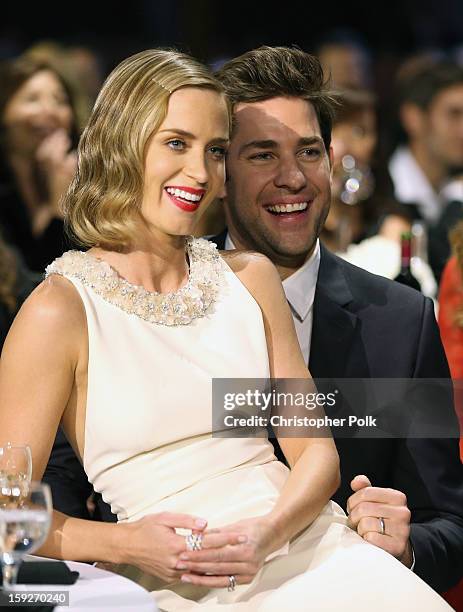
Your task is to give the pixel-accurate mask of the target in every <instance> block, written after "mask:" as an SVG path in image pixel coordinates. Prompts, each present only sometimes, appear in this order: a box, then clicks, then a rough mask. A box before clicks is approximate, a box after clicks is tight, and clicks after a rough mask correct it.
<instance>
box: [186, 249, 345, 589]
mask: <svg viewBox="0 0 463 612" xmlns="http://www.w3.org/2000/svg"><path fill="white" fill-rule="evenodd" d="M227 262H228V263H229V265H230V266H231V267H232V269H233V271H234V272H235V273H236V274H237V276H238V277H239V278H240V280H241V281H242V282H243V283H244V285H245V286H246V287H247V288H248V290H249V291H250V293H251V294H252V295H253V297H254V299H255V300H256V301H257V303H258V304H259V306H260V308H261V311H262V315H263V320H264V326H265V333H266V338H267V346H268V353H269V361H270V370H271V376H272V378H275V379H289V378H294V379H305V380H307V381H308V382H307V387H306V390H307V389H308V388H309V387H310V374H309V371H308V368H307V365H306V363H305V362H304V358H303V357H302V353H301V350H300V347H299V343H298V340H297V336H296V331H295V328H294V323H293V320H292V316H291V313H290V310H289V307H288V303H287V301H286V297H285V294H284V291H283V287H282V285H281V281H280V278H279V276H278V272H277V270H276V268H275V267H274V266H273V264H272V263H271V262H270V261H269V260H268V259H267V258H266V257H264V256H262V255H258V254H253V253H233V254H230V255H228V256H227ZM286 390H287V389H286ZM307 414H310V413H309V412H308V413H307ZM288 416H289V415H288ZM317 416H319V415H317ZM277 437H278V434H277ZM278 441H279V443H280V446H281V448H282V450H283V452H284V454H285V457H286V459H287V461H288V463H289V465H290V467H291V472H290V475H289V477H288V480H287V481H286V484H285V486H284V487H283V489H282V491H281V494H280V497H279V499H278V501H277V503H276V505H275V507H274V508H273V510H272V511H271V512H270V513H269V514H267V515H264V516H262V517H256V518H253V519H248V520H243V521H239V522H238V523H234V524H232V525H226V526H224V527H223V528H220V529H219V530H217V531H219V532H227V531H228V530H230V531H233V532H235V533H242V534H243V536H244V537H246V538H247V542H246V543H245V544H243V545H242V546H236V547H233V548H229V549H227V551H224V552H223V553H221V554H220V555H217V553H216V551H208V550H202V551H195V552H189V553H186V554H184V555H182V557H181V559H182V566H181V567H182V568H183V569H184V570H185V574H184V576H183V577H182V580H184V581H185V582H190V583H193V584H198V585H204V586H208V587H224V586H227V585H228V577H227V576H228V575H230V574H233V575H235V576H236V580H237V583H238V584H243V583H247V582H250V581H251V580H252V579H253V577H254V576H255V574H256V572H257V571H258V570H259V569H260V567H262V564H263V562H264V560H265V558H266V557H267V556H268V555H269V554H271V553H272V552H273V551H275V550H278V549H279V548H281V546H282V545H283V544H285V543H286V542H288V541H289V540H290V539H291V538H293V537H294V536H295V535H296V534H297V533H299V532H300V531H301V530H302V529H304V528H305V527H307V526H308V525H310V523H312V521H313V520H314V519H315V518H316V517H317V516H318V514H319V513H320V512H321V510H322V509H323V507H324V506H325V504H326V503H327V502H328V501H329V499H330V497H331V495H332V494H333V493H334V492H335V491H336V489H337V488H338V486H339V482H340V475H339V458H338V454H337V451H336V447H335V444H334V442H333V439H332V438H331V436H329V434H328V435H327V434H326V433H325V437H319V438H317V437H314V432H313V431H311V430H310V429H307V437H301V438H294V437H291V438H290V437H278ZM206 573H208V574H214V575H212V576H211V575H209V576H206V575H201V574H206Z"/></svg>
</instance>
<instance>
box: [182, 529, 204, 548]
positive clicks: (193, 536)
mask: <svg viewBox="0 0 463 612" xmlns="http://www.w3.org/2000/svg"><path fill="white" fill-rule="evenodd" d="M185 544H186V547H187V550H201V548H202V544H203V536H202V535H201V534H200V533H190V534H189V535H187V536H185Z"/></svg>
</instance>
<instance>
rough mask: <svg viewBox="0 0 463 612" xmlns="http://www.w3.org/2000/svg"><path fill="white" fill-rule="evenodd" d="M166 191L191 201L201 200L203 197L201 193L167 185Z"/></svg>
mask: <svg viewBox="0 0 463 612" xmlns="http://www.w3.org/2000/svg"><path fill="white" fill-rule="evenodd" d="M166 191H167V193H170V195H173V196H175V197H176V198H182V200H188V201H189V202H199V201H200V199H201V198H202V196H200V195H195V194H194V193H189V192H188V191H183V189H174V188H173V187H167V189H166Z"/></svg>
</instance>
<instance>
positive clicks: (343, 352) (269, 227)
mask: <svg viewBox="0 0 463 612" xmlns="http://www.w3.org/2000/svg"><path fill="white" fill-rule="evenodd" d="M218 77H219V79H220V80H221V81H222V83H223V85H224V86H225V89H226V92H227V94H228V96H229V97H230V99H231V101H232V104H233V115H234V128H233V133H232V141H231V146H230V149H229V153H228V159H227V177H228V178H227V196H226V198H225V199H224V205H225V211H226V217H227V224H228V231H227V232H225V233H224V234H222V235H221V236H218V237H217V243H218V246H219V248H224V247H225V248H234V247H235V248H241V249H252V250H257V251H260V252H261V253H264V254H265V255H267V256H268V257H269V258H270V259H271V260H272V261H273V262H274V264H275V265H276V267H277V269H278V271H279V273H280V277H281V279H282V281H283V286H284V289H285V293H286V297H287V299H288V302H289V304H290V306H291V310H292V313H293V319H294V323H295V326H296V331H297V334H298V338H299V343H300V345H301V349H302V352H303V355H304V357H305V358H306V361H307V363H308V365H309V370H310V372H311V373H312V375H313V376H314V377H316V378H402V379H403V378H406V379H412V378H428V377H432V378H446V377H448V376H449V372H448V366H447V362H446V359H445V355H444V352H443V348H442V344H441V342H440V338H439V332H438V330H437V326H436V322H435V318H434V311H433V306H432V303H431V301H430V300H428V299H426V298H424V297H423V296H422V295H421V294H419V293H418V292H415V291H412V290H410V289H408V288H406V287H403V286H401V285H398V284H397V283H394V282H391V281H388V280H386V279H383V278H381V277H378V276H374V275H372V274H369V273H367V272H365V271H363V270H360V269H359V268H356V267H354V266H352V265H350V264H348V263H346V262H344V261H342V260H341V259H339V258H338V257H336V256H334V255H333V254H332V253H330V252H329V251H327V250H326V249H324V248H323V247H321V246H320V244H319V241H318V236H319V234H320V232H321V229H322V227H323V224H324V221H325V219H326V216H327V214H328V210H329V205H330V199H331V193H330V183H331V165H332V151H331V149H330V144H331V122H332V116H333V107H334V100H333V98H332V96H331V95H330V93H329V92H328V91H326V89H325V87H324V82H323V72H322V69H321V67H320V64H319V62H318V60H317V59H316V58H315V57H313V56H311V55H309V54H307V53H304V52H303V51H300V50H298V49H289V48H284V47H276V48H271V47H261V48H260V49H256V50H254V51H250V52H248V53H245V54H244V55H242V56H240V57H238V58H235V59H233V60H231V61H230V62H228V63H227V64H225V65H224V66H223V68H222V69H221V70H220V71H219V73H218ZM438 409H439V410H440V411H441V413H440V415H441V416H442V417H443V419H444V420H445V418H447V419H449V420H450V421H454V422H456V421H455V415H454V413H453V407H452V405H451V402H447V404H445V405H441V406H439V407H438ZM326 412H327V414H328V416H330V409H329V408H327V409H326ZM336 445H337V448H338V452H339V455H340V460H341V477H342V484H341V487H340V489H339V490H338V492H337V494H336V496H335V497H334V499H335V501H337V502H338V503H339V504H340V505H341V506H342V507H344V508H346V509H347V510H348V511H349V520H350V523H351V525H352V527H353V528H354V529H357V531H358V532H359V534H360V535H362V536H363V537H364V538H365V539H366V540H368V541H370V542H371V543H373V544H375V545H377V546H379V547H381V548H383V549H384V550H386V551H388V552H389V553H391V554H392V555H394V556H395V557H396V558H398V559H399V560H400V561H402V562H403V563H404V564H405V565H407V566H408V567H412V568H413V569H414V571H415V572H416V573H417V574H418V575H420V576H421V577H422V578H423V579H424V580H425V581H426V582H428V583H429V584H430V585H431V586H433V587H434V588H435V589H437V590H439V591H443V590H445V589H447V588H448V587H450V586H451V585H453V584H455V583H456V582H457V581H458V580H459V578H460V577H461V576H462V574H463V566H462V565H463V467H462V465H461V463H460V460H459V454H458V443H457V440H456V439H445V440H443V439H411V438H410V439H392V438H389V439H360V438H354V439H347V438H338V439H337V440H336ZM277 452H278V449H277ZM280 456H281V455H280ZM437 466H438V467H437ZM365 475H366V476H365Z"/></svg>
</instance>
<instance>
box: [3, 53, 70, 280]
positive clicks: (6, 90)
mask: <svg viewBox="0 0 463 612" xmlns="http://www.w3.org/2000/svg"><path fill="white" fill-rule="evenodd" d="M77 139H78V133H77V127H76V123H75V113H74V108H73V104H72V101H71V93H70V90H69V88H68V87H67V85H66V83H65V81H64V80H63V78H62V77H61V76H60V74H59V73H58V72H57V70H56V69H55V68H52V67H51V66H49V65H47V64H45V63H40V62H35V61H33V60H30V59H28V58H18V59H16V60H12V61H8V62H4V63H3V64H2V65H1V66H0V227H1V229H2V231H3V233H4V236H5V239H6V240H7V242H9V243H11V244H12V245H13V246H15V247H16V248H17V250H18V251H19V252H20V254H21V255H22V256H23V258H24V260H25V262H26V264H27V266H28V267H29V268H30V269H31V270H36V271H42V270H43V268H44V266H46V265H47V264H48V263H50V261H52V260H53V259H54V258H55V257H56V256H58V255H59V254H60V253H62V252H63V249H64V248H65V245H66V241H65V239H64V232H63V219H62V212H61V209H60V200H61V197H62V196H63V195H64V193H65V192H66V190H67V188H68V186H69V183H70V181H71V179H72V177H73V176H74V173H75V170H76V154H75V151H74V148H75V146H76V144H77Z"/></svg>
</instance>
